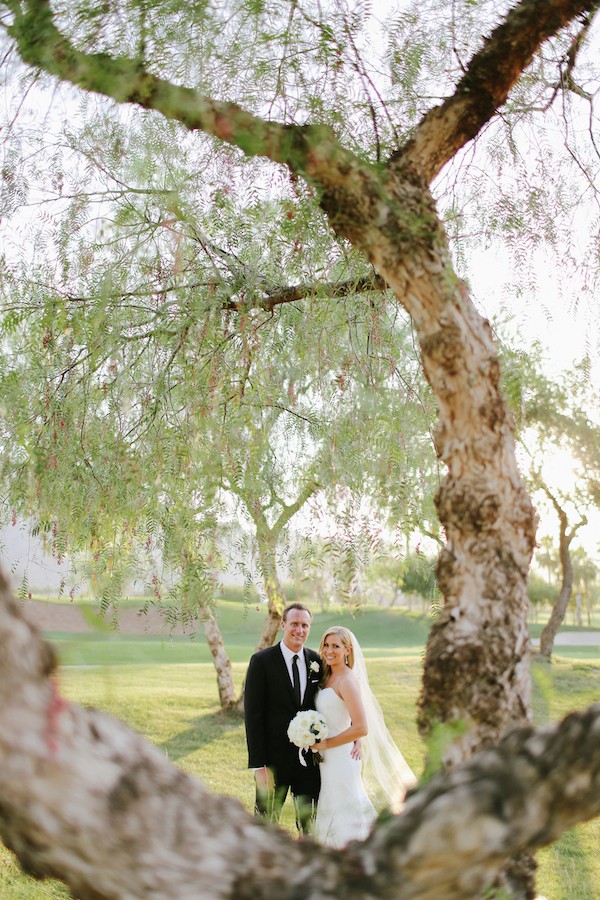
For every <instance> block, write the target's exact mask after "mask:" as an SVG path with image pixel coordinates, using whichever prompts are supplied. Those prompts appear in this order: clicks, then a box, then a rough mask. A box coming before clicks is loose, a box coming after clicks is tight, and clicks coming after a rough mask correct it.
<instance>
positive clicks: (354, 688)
mask: <svg viewBox="0 0 600 900" xmlns="http://www.w3.org/2000/svg"><path fill="white" fill-rule="evenodd" d="M338 693H339V695H340V697H341V698H342V700H343V701H344V703H345V704H346V707H347V709H348V713H349V715H350V719H351V720H352V724H351V725H350V727H349V728H346V729H345V730H344V731H340V733H339V734H336V735H334V737H329V738H325V740H323V741H319V743H318V744H313V745H312V747H311V748H310V749H311V750H314V751H315V752H317V751H318V750H331V748H332V747H341V745H342V744H350V743H352V742H353V741H355V740H356V739H357V738H361V737H364V736H365V735H366V734H367V718H366V715H365V708H364V706H363V702H362V700H361V698H360V689H359V687H358V682H357V681H356V679H355V678H353V677H347V678H344V680H343V681H342V682H341V684H339V685H338Z"/></svg>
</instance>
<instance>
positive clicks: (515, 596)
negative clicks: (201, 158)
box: [324, 154, 536, 765]
mask: <svg viewBox="0 0 600 900" xmlns="http://www.w3.org/2000/svg"><path fill="white" fill-rule="evenodd" d="M401 166H402V159H401V154H399V157H398V159H397V168H396V169H395V170H394V174H393V175H392V174H388V177H387V179H386V182H385V191H384V190H383V186H382V184H381V183H378V185H377V188H376V187H375V185H372V186H369V184H368V182H369V177H370V176H369V174H368V173H364V172H361V173H360V177H358V174H357V176H356V178H355V182H356V183H355V185H354V187H355V188H356V190H357V191H358V190H360V193H359V194H358V195H357V196H356V198H354V202H355V204H356V206H357V207H358V206H360V213H361V214H360V216H359V215H358V213H357V214H355V215H352V205H351V203H350V202H349V196H348V195H349V193H350V190H351V187H352V185H351V184H346V185H345V187H346V192H347V193H346V195H345V200H346V205H345V207H344V209H343V212H338V213H337V214H334V211H333V210H331V209H330V208H329V206H328V203H329V202H332V201H331V200H330V199H329V198H328V196H327V194H326V193H325V195H324V205H325V208H326V210H327V211H328V212H329V215H330V219H331V220H332V222H333V224H334V226H335V225H336V224H337V223H338V221H340V219H341V224H340V228H339V230H342V226H343V230H344V234H345V236H346V237H347V238H348V239H349V240H351V241H352V243H353V244H354V245H355V246H360V247H363V248H364V250H365V252H367V251H368V253H369V257H370V259H371V261H372V262H373V264H374V265H375V266H376V268H377V270H378V271H379V272H380V273H381V274H382V275H383V277H384V278H385V280H386V282H387V283H388V284H389V285H390V287H391V288H392V289H393V291H394V293H395V295H396V297H398V298H401V299H402V303H403V305H404V306H405V307H406V308H407V309H408V311H409V312H410V314H411V316H412V320H413V324H414V326H415V329H416V331H417V333H418V336H419V344H420V347H421V354H422V363H423V368H424V371H425V374H426V376H427V378H428V380H429V382H430V383H431V385H432V388H433V391H434V394H435V395H436V397H437V398H438V402H439V410H438V425H437V429H436V450H437V452H438V454H439V456H440V457H441V459H442V460H443V461H444V462H445V464H446V466H447V469H448V472H447V475H446V477H445V478H444V480H443V482H442V484H441V486H440V489H439V491H438V495H437V498H436V505H437V509H438V514H439V517H440V522H441V524H442V526H443V528H444V531H445V535H446V546H445V547H444V548H443V549H442V551H441V553H440V556H439V562H438V570H437V576H438V583H439V586H440V589H441V591H442V593H443V595H444V606H443V608H442V611H441V613H440V615H439V617H438V618H437V619H436V621H435V622H434V623H433V625H432V628H431V631H430V636H429V640H428V644H427V653H426V660H425V666H424V678H423V691H422V696H421V701H420V723H419V724H420V728H421V732H422V733H423V735H424V736H428V735H429V734H430V733H431V732H432V729H433V728H434V726H435V727H436V728H437V729H438V730H439V726H440V724H441V725H448V726H449V727H448V728H447V730H446V731H447V735H448V737H449V740H448V742H447V747H446V748H445V750H444V751H443V753H442V762H443V764H445V765H450V764H455V763H458V762H461V761H463V760H464V759H466V758H467V757H468V756H469V755H470V753H472V752H473V751H474V750H475V749H477V748H479V747H481V746H485V745H488V744H490V743H493V742H495V741H497V740H498V738H499V737H500V736H501V735H502V734H503V733H504V732H505V731H506V730H507V729H508V728H510V727H512V726H514V725H515V724H517V723H519V722H523V721H527V719H528V716H529V703H530V680H529V630H528V625H527V611H528V598H527V590H526V580H527V573H528V569H529V564H530V561H531V556H532V553H533V548H534V544H535V527H536V517H535V514H534V511H533V506H532V504H531V500H530V497H529V494H528V493H527V490H526V488H525V485H524V483H523V480H522V478H521V476H520V473H519V469H518V466H517V463H516V457H515V443H514V434H513V424H512V418H511V415H510V412H509V410H508V407H507V405H506V402H505V400H504V397H503V395H502V393H501V389H500V367H499V363H498V359H497V354H496V351H495V348H494V344H493V339H492V334H491V329H490V326H489V323H488V322H487V321H486V320H484V319H483V318H482V317H481V316H480V315H479V314H478V312H477V311H476V309H475V308H474V306H473V304H472V302H471V300H470V298H469V295H468V290H467V288H466V286H465V285H464V284H463V283H462V282H461V281H460V280H459V279H458V278H457V276H456V275H455V274H454V272H453V270H452V267H451V264H450V260H449V254H448V249H447V245H446V239H445V235H444V232H443V227H442V225H441V223H440V221H439V219H438V216H437V213H436V211H435V207H434V203H433V200H432V198H431V196H430V194H429V190H428V188H427V186H426V185H425V184H423V183H422V182H421V181H420V180H419V178H418V177H416V176H415V173H414V172H411V171H410V170H408V171H404V170H403V169H402V167H401ZM348 181H350V176H348ZM337 209H338V210H339V204H338V207H337ZM398 210H402V216H401V217H400V216H399V214H398ZM371 211H372V215H373V216H374V217H375V216H376V217H377V221H378V223H381V222H384V224H383V225H381V224H379V226H378V227H377V228H375V225H374V224H371V227H369V214H370V213H371ZM342 216H343V218H342ZM403 230H404V231H409V232H410V237H409V238H405V237H404V234H403ZM450 738H451V739H450Z"/></svg>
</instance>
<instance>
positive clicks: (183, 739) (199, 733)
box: [158, 709, 244, 762]
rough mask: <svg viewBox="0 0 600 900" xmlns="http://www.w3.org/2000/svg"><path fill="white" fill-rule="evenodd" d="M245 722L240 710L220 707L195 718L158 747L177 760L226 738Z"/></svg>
mask: <svg viewBox="0 0 600 900" xmlns="http://www.w3.org/2000/svg"><path fill="white" fill-rule="evenodd" d="M243 724H244V714H243V713H242V712H241V711H240V710H236V709H233V710H225V709H220V710H217V712H214V713H208V714H207V715H204V716H199V717H198V718H197V719H193V720H192V724H191V725H190V727H189V728H186V729H185V730H184V731H180V732H179V733H178V734H174V735H173V736H172V737H170V738H169V739H168V740H167V741H163V743H162V744H158V747H160V749H161V750H163V752H164V753H165V754H166V755H167V756H168V758H169V759H170V760H171V761H172V762H177V761H178V760H180V759H183V758H184V757H186V756H189V754H190V753H194V752H195V751H196V750H200V749H202V747H205V746H207V745H208V744H212V743H214V742H215V741H219V740H222V739H223V738H226V737H227V735H228V734H229V733H230V732H232V731H238V730H239V728H240V726H242V725H243Z"/></svg>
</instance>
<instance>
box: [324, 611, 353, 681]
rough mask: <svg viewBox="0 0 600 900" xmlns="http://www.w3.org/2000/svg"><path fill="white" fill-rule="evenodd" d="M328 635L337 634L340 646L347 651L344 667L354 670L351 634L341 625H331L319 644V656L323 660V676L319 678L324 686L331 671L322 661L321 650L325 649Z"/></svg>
mask: <svg viewBox="0 0 600 900" xmlns="http://www.w3.org/2000/svg"><path fill="white" fill-rule="evenodd" d="M330 634H337V636H338V637H339V638H340V640H341V642H342V644H343V645H344V647H345V649H346V650H347V651H348V653H347V655H346V665H347V666H348V668H349V669H352V668H354V651H353V649H352V634H351V632H350V631H348V629H347V628H344V626H343V625H333V626H332V627H331V628H328V629H327V631H326V632H325V634H324V635H323V637H322V638H321V643H320V644H319V656H320V657H321V659H322V660H323V675H322V677H321V684H325V682H326V681H327V679H328V678H329V676H330V675H331V669H330V667H329V666H328V665H327V663H326V662H325V660H324V659H323V650H324V647H325V640H326V638H328V637H329V635H330Z"/></svg>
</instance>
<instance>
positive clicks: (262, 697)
mask: <svg viewBox="0 0 600 900" xmlns="http://www.w3.org/2000/svg"><path fill="white" fill-rule="evenodd" d="M303 653H304V658H305V660H306V673H307V684H306V691H305V693H304V699H303V701H302V705H301V707H298V705H297V703H296V698H295V697H294V689H293V687H292V682H291V679H290V676H289V672H288V668H287V666H286V663H285V659H284V658H283V653H282V652H281V648H280V646H279V644H276V645H275V646H274V647H268V648H267V649H266V650H259V652H258V653H255V654H254V655H253V656H252V658H251V660H250V664H249V666H248V674H247V676H246V686H245V689H244V715H245V720H246V741H247V743H248V766H249V767H250V768H253V769H257V768H259V767H260V766H271V767H272V768H274V769H275V770H276V772H277V773H278V775H279V778H278V781H280V782H281V781H282V779H283V780H284V781H285V780H287V778H288V776H289V773H290V772H292V771H293V770H294V768H295V767H296V766H298V765H299V761H298V748H297V747H296V746H295V745H294V744H292V742H291V741H290V739H289V738H288V736H287V729H288V725H289V724H290V722H291V721H292V719H293V718H294V716H295V715H296V713H297V712H298V709H299V708H300V709H314V708H315V696H316V693H317V689H318V686H319V679H320V677H321V659H320V657H319V655H318V654H317V653H315V652H314V650H307V649H306V647H304V648H303ZM312 662H317V663H318V664H319V671H318V672H314V671H312V670H311V668H310V665H311V663H312ZM289 777H291V776H289Z"/></svg>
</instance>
